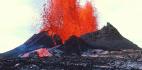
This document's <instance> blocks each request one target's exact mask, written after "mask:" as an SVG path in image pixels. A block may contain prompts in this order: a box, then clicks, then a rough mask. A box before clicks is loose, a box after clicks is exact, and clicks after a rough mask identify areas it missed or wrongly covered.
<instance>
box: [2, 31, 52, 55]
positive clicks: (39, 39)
mask: <svg viewBox="0 0 142 70" xmlns="http://www.w3.org/2000/svg"><path fill="white" fill-rule="evenodd" d="M53 46H54V42H53V40H52V38H51V37H50V36H49V35H48V34H47V33H46V32H40V33H38V34H34V35H33V36H32V37H31V38H30V39H29V40H27V41H26V42H25V43H24V44H23V45H21V46H19V47H17V48H15V49H13V50H10V51H8V52H5V53H2V54H1V56H2V57H17V56H18V55H20V54H24V53H26V52H30V51H34V50H36V49H39V48H51V47H53Z"/></svg>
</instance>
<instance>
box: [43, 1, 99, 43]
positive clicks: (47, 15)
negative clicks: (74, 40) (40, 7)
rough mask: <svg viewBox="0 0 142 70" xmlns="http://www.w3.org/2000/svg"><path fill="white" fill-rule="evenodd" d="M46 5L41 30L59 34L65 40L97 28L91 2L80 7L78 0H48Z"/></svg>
mask: <svg viewBox="0 0 142 70" xmlns="http://www.w3.org/2000/svg"><path fill="white" fill-rule="evenodd" d="M48 2H49V3H48V4H49V5H48V6H45V7H44V13H43V26H42V29H41V31H47V32H48V33H49V34H50V35H54V34H58V35H59V36H60V37H61V38H62V39H63V41H65V40H67V39H68V38H69V37H70V36H72V35H76V36H80V35H82V34H85V33H88V32H93V31H96V30H97V21H96V17H95V16H94V13H95V10H94V8H93V7H92V5H91V3H90V2H87V3H86V5H85V6H83V7H80V5H79V3H78V2H77V0H50V1H49V0H48Z"/></svg>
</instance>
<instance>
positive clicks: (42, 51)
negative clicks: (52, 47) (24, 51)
mask: <svg viewBox="0 0 142 70" xmlns="http://www.w3.org/2000/svg"><path fill="white" fill-rule="evenodd" d="M36 51H37V54H38V56H39V57H47V56H52V54H51V53H49V52H48V50H47V49H46V48H41V49H38V50H36Z"/></svg>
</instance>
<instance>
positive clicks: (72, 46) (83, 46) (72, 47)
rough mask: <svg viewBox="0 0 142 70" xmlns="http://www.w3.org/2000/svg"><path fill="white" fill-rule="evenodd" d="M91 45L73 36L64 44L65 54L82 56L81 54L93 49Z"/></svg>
mask: <svg viewBox="0 0 142 70" xmlns="http://www.w3.org/2000/svg"><path fill="white" fill-rule="evenodd" d="M91 48H93V47H91V46H90V45H88V44H87V43H85V42H84V41H83V40H82V39H81V38H80V37H76V36H71V37H70V38H69V39H68V40H66V41H65V43H64V53H65V55H74V54H77V55H81V52H83V51H86V50H88V49H91Z"/></svg>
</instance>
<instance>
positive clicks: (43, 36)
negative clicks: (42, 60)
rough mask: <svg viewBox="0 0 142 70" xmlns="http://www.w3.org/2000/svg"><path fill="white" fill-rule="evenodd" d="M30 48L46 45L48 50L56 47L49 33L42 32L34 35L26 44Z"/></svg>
mask: <svg viewBox="0 0 142 70" xmlns="http://www.w3.org/2000/svg"><path fill="white" fill-rule="evenodd" d="M24 44H25V45H28V46H34V45H44V46H46V47H47V48H51V47H53V46H54V42H53V39H52V38H51V36H49V35H48V34H47V32H40V33H38V34H35V35H33V36H32V37H31V38H30V39H29V40H28V41H26V42H25V43H24Z"/></svg>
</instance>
